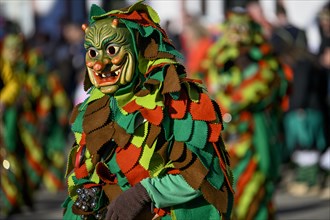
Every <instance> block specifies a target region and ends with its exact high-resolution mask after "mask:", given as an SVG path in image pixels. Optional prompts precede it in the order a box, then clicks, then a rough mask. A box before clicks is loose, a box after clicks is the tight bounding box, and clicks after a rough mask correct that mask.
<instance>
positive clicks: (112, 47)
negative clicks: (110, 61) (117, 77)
mask: <svg viewBox="0 0 330 220" xmlns="http://www.w3.org/2000/svg"><path fill="white" fill-rule="evenodd" d="M118 51H119V47H118V46H116V45H109V46H108V47H107V53H108V54H109V55H110V56H114V55H116V54H117V53H118Z"/></svg>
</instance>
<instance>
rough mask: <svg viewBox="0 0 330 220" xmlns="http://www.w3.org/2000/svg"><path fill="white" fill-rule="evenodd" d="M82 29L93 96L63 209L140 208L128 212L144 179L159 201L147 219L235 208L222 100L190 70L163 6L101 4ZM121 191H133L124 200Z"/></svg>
mask: <svg viewBox="0 0 330 220" xmlns="http://www.w3.org/2000/svg"><path fill="white" fill-rule="evenodd" d="M83 29H84V30H85V33H86V37H85V47H86V49H87V54H86V66H87V73H88V75H87V74H86V79H85V86H86V88H88V89H89V90H88V93H89V97H88V98H87V99H86V100H85V101H84V102H83V103H81V104H79V105H78V106H76V107H75V108H74V110H73V113H72V117H71V123H72V130H73V132H74V134H75V138H76V142H75V144H74V145H73V148H72V150H71V153H70V155H69V161H68V174H67V175H68V191H69V196H68V198H67V200H66V201H65V202H64V203H63V207H65V208H66V209H65V213H64V219H79V218H80V217H81V216H82V217H83V218H86V219H94V218H96V219H97V218H103V217H104V216H105V214H106V212H107V209H108V215H109V209H110V212H112V213H113V212H115V213H117V215H118V216H119V217H121V218H122V219H128V218H139V217H138V216H136V215H134V216H130V217H127V218H126V217H124V216H126V214H127V212H129V211H130V210H131V209H133V208H132V207H133V206H134V204H133V205H131V203H130V199H132V197H134V196H133V195H135V192H136V191H137V188H139V189H141V185H142V186H143V187H142V188H144V190H145V191H146V192H147V197H148V198H150V203H151V206H152V207H154V208H153V209H152V212H153V213H151V211H150V204H149V207H148V205H147V206H146V210H147V214H146V215H149V216H150V217H149V219H151V218H152V217H153V216H154V215H157V216H160V217H161V218H162V219H205V217H206V216H207V217H209V218H210V219H220V218H221V216H222V217H224V218H226V219H227V218H229V216H230V213H231V207H232V202H233V190H232V187H231V184H232V175H231V171H230V167H229V158H228V154H227V152H226V149H225V146H224V144H223V142H222V139H221V135H220V133H221V130H222V129H223V127H222V118H221V113H220V109H219V107H218V105H217V104H216V103H215V102H214V101H212V100H211V99H210V98H209V97H208V95H207V94H206V93H205V91H204V90H203V88H202V86H201V85H200V84H199V83H197V82H195V81H193V80H190V79H188V78H186V73H185V69H184V67H183V66H182V65H181V64H180V63H179V62H177V61H176V59H175V57H176V56H180V54H179V53H178V52H177V51H176V50H175V48H174V47H173V45H172V44H171V42H170V40H169V39H168V38H167V35H166V33H165V32H164V31H163V29H161V28H160V26H159V18H158V15H157V13H156V12H155V11H154V10H153V9H152V8H151V7H149V6H147V5H144V4H143V3H142V2H138V3H136V4H134V5H133V6H131V7H129V8H126V9H123V10H114V11H110V12H108V13H106V12H105V11H103V9H101V8H99V7H98V6H96V5H93V6H92V9H91V17H90V25H89V27H86V26H83ZM104 49H105V50H104ZM134 191H135V192H134ZM125 192H129V193H130V195H131V196H130V195H127V194H125ZM124 196H126V197H124ZM129 197H131V198H129ZM143 197H144V196H141V201H142V199H143ZM121 198H125V199H127V200H128V202H127V203H126V207H121V208H122V209H120V208H118V201H119V200H122V199H121ZM139 202H140V201H139ZM108 204H110V205H109V206H108ZM219 212H220V213H221V214H219ZM110 215H111V214H110ZM112 216H113V215H112ZM121 218H120V219H121ZM111 219H112V218H111ZM115 219H116V218H115ZM142 219H148V218H147V217H142Z"/></svg>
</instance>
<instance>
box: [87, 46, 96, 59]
mask: <svg viewBox="0 0 330 220" xmlns="http://www.w3.org/2000/svg"><path fill="white" fill-rule="evenodd" d="M87 53H88V55H89V57H90V58H95V57H96V56H97V54H98V53H97V50H96V49H95V48H89V49H88V52H87Z"/></svg>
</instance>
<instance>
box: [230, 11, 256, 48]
mask: <svg viewBox="0 0 330 220" xmlns="http://www.w3.org/2000/svg"><path fill="white" fill-rule="evenodd" d="M249 21H250V19H249V17H248V16H247V15H241V14H236V13H232V14H230V15H229V17H228V20H227V29H226V31H225V32H224V37H225V38H226V40H227V41H228V43H229V44H231V45H237V44H248V43H250V32H249Z"/></svg>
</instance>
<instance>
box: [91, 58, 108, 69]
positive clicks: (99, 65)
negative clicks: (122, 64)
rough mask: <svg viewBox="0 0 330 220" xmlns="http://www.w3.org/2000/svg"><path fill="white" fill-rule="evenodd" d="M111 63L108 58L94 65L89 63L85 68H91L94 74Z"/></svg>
mask: <svg viewBox="0 0 330 220" xmlns="http://www.w3.org/2000/svg"><path fill="white" fill-rule="evenodd" d="M109 63H111V61H110V59H109V58H104V59H103V60H102V61H96V62H95V63H89V64H87V66H89V67H93V70H94V71H96V72H100V71H102V70H103V69H104V68H105V66H106V65H107V64H109Z"/></svg>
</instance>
